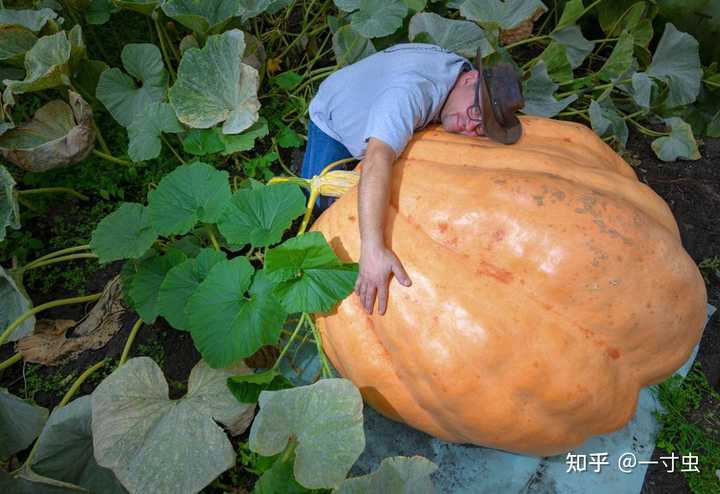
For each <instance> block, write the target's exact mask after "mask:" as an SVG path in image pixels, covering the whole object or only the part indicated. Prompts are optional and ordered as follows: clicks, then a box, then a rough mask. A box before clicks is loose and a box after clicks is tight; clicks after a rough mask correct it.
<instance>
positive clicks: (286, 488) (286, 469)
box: [253, 458, 316, 494]
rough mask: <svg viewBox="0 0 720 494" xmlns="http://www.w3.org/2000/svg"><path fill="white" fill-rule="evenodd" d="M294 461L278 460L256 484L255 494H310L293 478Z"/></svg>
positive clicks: (290, 459)
mask: <svg viewBox="0 0 720 494" xmlns="http://www.w3.org/2000/svg"><path fill="white" fill-rule="evenodd" d="M292 460H293V459H292V458H289V459H288V460H286V461H282V460H277V461H275V462H274V463H273V464H272V465H271V466H270V468H269V469H267V470H266V471H265V472H263V474H262V475H261V476H260V478H259V479H258V480H257V482H255V486H254V487H253V494H310V493H312V492H316V491H312V490H310V489H306V488H305V487H303V486H302V485H300V484H299V483H298V481H297V480H295V477H294V476H293V461H292Z"/></svg>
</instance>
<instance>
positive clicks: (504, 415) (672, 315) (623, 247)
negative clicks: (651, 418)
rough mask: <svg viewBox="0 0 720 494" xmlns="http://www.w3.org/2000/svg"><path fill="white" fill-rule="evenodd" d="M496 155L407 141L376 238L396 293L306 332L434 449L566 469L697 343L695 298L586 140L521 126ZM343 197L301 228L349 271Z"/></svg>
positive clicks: (650, 222)
mask: <svg viewBox="0 0 720 494" xmlns="http://www.w3.org/2000/svg"><path fill="white" fill-rule="evenodd" d="M522 122H523V127H524V135H523V137H522V139H521V140H520V141H519V142H518V143H517V144H514V145H512V146H505V145H502V144H496V143H493V142H491V141H489V140H487V139H482V138H470V137H464V136H461V135H453V134H448V133H445V132H444V131H442V129H440V128H430V129H428V130H425V131H422V132H419V133H418V134H416V136H415V137H414V138H413V140H412V141H411V142H410V144H409V145H408V146H407V148H406V150H405V152H404V153H403V154H402V156H401V157H400V159H399V160H398V161H397V162H396V163H395V164H394V171H393V173H394V175H393V182H392V192H391V196H390V202H391V207H390V210H389V212H388V217H387V228H386V231H385V238H386V242H387V244H388V246H389V247H390V248H391V249H392V250H393V251H394V252H395V253H396V254H397V255H398V257H399V258H400V260H401V261H402V263H403V265H404V267H405V269H406V270H407V272H408V274H409V276H410V278H411V279H412V282H413V284H412V286H411V287H404V286H402V285H400V283H398V282H397V280H395V279H393V280H392V281H391V283H390V290H389V300H388V308H387V312H386V313H385V315H384V316H380V315H378V314H377V312H375V313H374V314H373V315H372V316H368V315H367V314H366V313H365V312H364V311H363V309H362V306H361V304H360V301H359V299H358V298H357V296H356V295H355V294H352V295H351V296H350V297H348V298H347V299H345V300H344V301H343V302H342V303H341V304H340V305H339V306H338V307H337V309H336V310H335V311H333V312H332V313H331V314H327V315H324V316H322V317H319V318H318V321H317V323H318V327H319V329H320V333H321V335H322V342H323V345H324V348H325V350H326V352H327V354H328V356H329V358H330V360H331V361H332V363H333V364H334V365H335V367H336V368H337V369H338V370H339V372H340V373H341V374H342V375H343V376H344V377H347V378H348V379H350V380H352V381H353V382H354V383H355V384H356V385H357V386H358V388H360V390H361V392H362V394H363V396H364V398H365V399H366V401H367V402H368V403H369V404H370V405H372V406H373V407H374V408H375V409H377V410H378V411H380V412H381V413H382V414H384V415H385V416H387V417H389V418H391V419H394V420H397V421H402V422H405V423H407V424H409V425H411V426H413V427H416V428H418V429H420V430H423V431H425V432H427V433H428V434H431V435H433V436H436V437H438V438H440V439H443V440H445V441H451V442H462V443H474V444H478V445H483V446H489V447H494V448H499V449H504V450H508V451H513V452H519V453H527V454H533V455H553V454H559V453H563V452H566V451H568V450H569V449H571V448H573V447H575V446H577V445H579V444H581V443H583V442H584V441H585V440H586V439H588V438H589V437H590V436H593V435H597V434H604V433H608V432H611V431H614V430H617V429H619V428H621V427H623V426H624V425H625V423H626V422H628V420H629V419H630V418H631V417H632V416H633V414H634V412H635V408H636V404H637V400H638V393H639V391H640V388H642V387H643V386H647V385H650V384H654V383H658V382H660V381H663V380H664V379H666V378H667V377H669V376H670V375H672V373H673V372H674V371H675V370H676V369H678V368H679V367H680V366H681V365H682V364H683V363H684V362H685V361H686V360H687V358H688V357H689V355H690V353H691V351H692V349H693V346H694V345H695V344H696V343H697V342H698V340H699V338H700V335H701V331H702V327H703V322H704V317H705V303H706V293H705V286H704V284H703V280H702V277H701V276H700V274H699V271H698V269H697V267H696V265H695V264H694V263H693V261H692V259H691V258H690V257H689V256H688V254H687V253H686V252H685V250H684V249H683V247H682V245H681V242H680V237H679V234H678V228H677V224H676V223H675V220H674V219H673V216H672V214H671V212H670V209H669V208H668V206H667V205H666V204H665V202H664V201H663V200H662V199H661V198H660V197H658V196H657V195H656V194H655V193H654V192H653V191H652V190H651V189H650V188H649V187H648V186H647V185H645V184H643V183H641V182H639V181H638V180H637V178H636V175H635V173H634V172H633V170H632V168H631V167H630V166H628V165H627V164H626V163H625V161H623V160H622V159H621V158H620V157H619V156H618V155H617V154H615V153H614V152H613V151H612V149H610V147H608V146H607V145H606V144H605V143H604V142H603V141H602V140H600V139H599V138H598V137H597V136H596V135H595V134H594V133H593V132H592V131H591V130H590V129H588V128H587V127H585V126H582V125H579V124H575V123H570V122H561V121H555V120H549V119H542V118H523V119H522ZM357 216H358V214H357V188H354V189H351V190H350V191H349V192H348V193H347V194H346V195H345V196H343V197H342V198H340V199H339V200H338V201H337V202H336V203H335V204H334V205H333V206H332V207H331V208H329V209H328V210H327V211H326V212H325V213H324V214H323V215H322V216H321V217H320V218H319V219H318V221H317V222H316V224H315V226H314V229H315V230H319V231H321V232H323V233H324V234H325V236H326V238H327V239H328V241H329V242H330V244H331V245H332V247H333V249H334V250H335V252H336V253H337V254H338V255H339V256H340V257H341V258H342V259H343V260H346V261H349V260H352V261H357V260H358V259H359V255H360V239H359V233H358V218H357Z"/></svg>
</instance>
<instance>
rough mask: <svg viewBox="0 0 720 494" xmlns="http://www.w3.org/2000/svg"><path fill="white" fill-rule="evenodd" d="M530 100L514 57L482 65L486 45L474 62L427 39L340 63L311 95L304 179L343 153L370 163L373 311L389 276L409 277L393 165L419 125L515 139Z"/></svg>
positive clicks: (368, 266)
mask: <svg viewBox="0 0 720 494" xmlns="http://www.w3.org/2000/svg"><path fill="white" fill-rule="evenodd" d="M480 74H482V75H483V76H482V77H481V76H480ZM523 105H524V101H523V97H522V89H521V86H520V83H519V80H518V78H517V75H516V73H515V71H514V69H513V68H512V66H510V65H509V64H498V65H496V66H494V67H493V68H492V69H485V70H483V68H482V61H481V57H480V53H479V51H478V55H477V56H476V57H475V68H473V66H472V65H471V64H470V62H468V60H466V59H465V58H463V57H461V56H459V55H456V54H454V53H452V52H450V51H448V50H445V49H443V48H440V47H438V46H435V45H430V44H421V43H409V44H400V45H395V46H393V47H390V48H387V49H385V50H383V51H381V52H378V53H375V54H373V55H371V56H369V57H367V58H364V59H362V60H360V61H359V62H356V63H354V64H352V65H348V66H347V67H344V68H342V69H341V70H339V71H337V72H335V73H334V74H332V75H331V76H330V77H328V78H327V79H325V81H323V83H322V84H321V85H320V88H319V90H318V93H317V95H316V96H315V97H314V98H313V100H312V101H311V102H310V124H309V126H308V142H307V147H306V150H305V157H304V161H303V165H302V170H301V176H302V177H304V178H312V177H313V176H315V175H319V174H320V171H321V170H322V169H323V168H324V167H325V166H326V165H328V164H330V163H332V162H334V161H337V160H341V159H343V158H349V157H351V156H352V157H355V158H357V159H360V160H362V171H361V175H360V184H359V191H358V216H359V223H360V241H361V253H360V262H359V273H358V278H357V282H356V284H355V292H356V293H357V295H358V296H359V297H360V300H361V302H362V304H363V306H364V308H365V310H366V311H367V312H368V313H369V314H372V311H373V306H374V304H375V297H376V296H377V300H378V312H379V313H380V314H384V313H385V309H386V307H387V298H388V283H389V278H390V275H391V274H393V275H395V277H396V278H397V279H398V281H399V282H400V283H401V284H403V285H404V286H410V284H411V280H410V278H409V276H408V275H407V273H406V272H405V269H404V268H403V266H402V263H401V262H400V260H399V259H398V258H397V256H396V255H395V254H394V253H393V252H392V251H391V250H390V249H388V248H387V246H386V245H385V239H384V235H383V232H384V230H385V216H386V214H385V213H386V210H387V208H388V201H389V195H390V179H391V177H392V164H393V163H394V162H395V160H396V159H397V157H398V156H400V154H401V153H402V151H403V149H404V148H405V146H406V144H407V143H408V141H409V140H410V138H411V137H412V134H413V132H414V131H415V130H418V129H421V128H422V127H425V126H426V125H428V124H430V123H432V122H441V123H442V126H443V128H444V129H445V130H446V131H448V132H455V133H460V134H464V135H468V136H487V137H488V138H490V139H493V140H495V141H498V142H502V143H505V144H512V143H514V142H516V141H517V140H518V139H519V138H520V136H521V134H522V128H521V125H520V121H519V120H518V119H517V117H516V116H515V115H514V112H515V111H517V110H518V109H520V108H522V106H523ZM488 108H491V109H492V111H487V110H486V109H488ZM331 202H332V198H320V199H318V203H317V207H318V208H319V209H320V210H323V209H325V208H327V207H328V206H329V205H330V204H331Z"/></svg>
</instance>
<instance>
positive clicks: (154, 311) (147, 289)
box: [129, 249, 187, 324]
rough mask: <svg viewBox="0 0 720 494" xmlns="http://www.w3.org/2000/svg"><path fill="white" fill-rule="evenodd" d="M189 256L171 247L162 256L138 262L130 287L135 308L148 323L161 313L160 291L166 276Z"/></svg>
mask: <svg viewBox="0 0 720 494" xmlns="http://www.w3.org/2000/svg"><path fill="white" fill-rule="evenodd" d="M185 259H187V257H186V256H185V254H183V253H182V252H180V251H178V250H174V249H170V250H168V252H167V253H166V254H164V255H162V256H153V257H150V258H148V259H144V260H142V261H140V262H139V263H138V266H137V271H136V272H135V273H134V274H133V277H132V283H131V285H130V288H129V293H130V298H131V299H132V300H133V302H135V304H134V305H133V309H135V310H136V311H137V313H138V315H140V317H141V318H142V320H143V321H145V322H146V323H147V324H152V323H154V322H155V319H156V318H157V316H158V315H159V313H160V309H159V307H158V293H159V291H160V286H161V285H162V282H163V281H164V280H165V277H166V276H167V274H168V271H170V270H171V269H172V268H173V267H174V266H177V265H178V264H180V263H181V262H183V261H184V260H185Z"/></svg>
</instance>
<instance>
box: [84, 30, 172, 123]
mask: <svg viewBox="0 0 720 494" xmlns="http://www.w3.org/2000/svg"><path fill="white" fill-rule="evenodd" d="M120 56H121V59H122V63H123V67H125V70H126V71H127V72H128V74H130V75H131V76H132V77H130V76H129V75H127V74H125V73H123V72H122V71H121V70H120V69H118V68H112V69H108V70H106V71H105V72H103V73H102V74H101V75H100V79H99V80H98V85H97V90H96V95H97V98H98V99H99V100H100V101H101V102H102V104H103V105H105V107H106V108H107V109H108V111H109V112H110V113H111V114H112V116H113V118H115V120H117V122H118V123H119V124H120V125H122V126H123V127H127V126H129V125H130V124H131V123H132V122H133V120H135V118H137V117H138V116H139V115H142V113H143V110H144V109H145V108H146V107H147V106H149V105H150V104H152V103H155V102H158V101H162V100H163V99H164V98H165V88H166V87H167V82H168V75H167V72H166V71H165V66H164V64H163V60H162V55H161V54H160V50H159V49H158V47H157V46H155V45H153V44H151V43H128V44H127V45H125V47H124V48H123V50H122V53H121V55H120ZM133 78H134V79H137V80H138V81H140V82H141V85H140V86H138V85H137V84H136V83H135V80H134V79H133Z"/></svg>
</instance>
